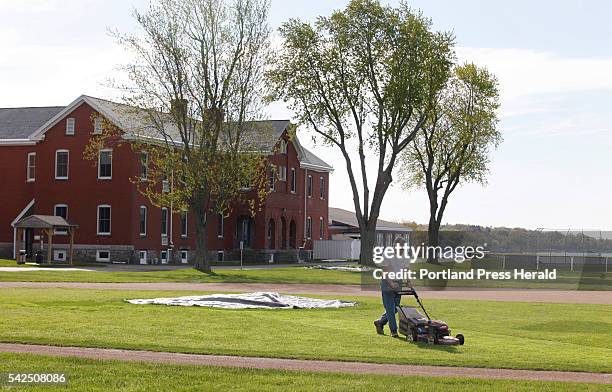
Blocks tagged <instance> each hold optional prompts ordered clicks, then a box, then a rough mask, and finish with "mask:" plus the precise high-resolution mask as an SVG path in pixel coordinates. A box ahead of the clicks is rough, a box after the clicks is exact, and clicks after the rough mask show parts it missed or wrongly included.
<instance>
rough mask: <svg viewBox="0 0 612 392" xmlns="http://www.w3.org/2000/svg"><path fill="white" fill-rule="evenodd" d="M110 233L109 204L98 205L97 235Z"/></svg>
mask: <svg viewBox="0 0 612 392" xmlns="http://www.w3.org/2000/svg"><path fill="white" fill-rule="evenodd" d="M110 234H111V206H109V205H101V206H98V235H110Z"/></svg>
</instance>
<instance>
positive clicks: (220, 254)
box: [217, 250, 225, 261]
mask: <svg viewBox="0 0 612 392" xmlns="http://www.w3.org/2000/svg"><path fill="white" fill-rule="evenodd" d="M223 259H225V252H224V251H222V250H220V251H217V261H223Z"/></svg>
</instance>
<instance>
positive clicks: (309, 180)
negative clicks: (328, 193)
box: [306, 175, 312, 197]
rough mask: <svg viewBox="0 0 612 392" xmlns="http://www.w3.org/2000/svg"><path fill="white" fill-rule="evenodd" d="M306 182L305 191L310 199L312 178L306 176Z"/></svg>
mask: <svg viewBox="0 0 612 392" xmlns="http://www.w3.org/2000/svg"><path fill="white" fill-rule="evenodd" d="M307 181H308V182H307V183H306V189H307V192H308V197H312V176H311V175H309V176H308V180H307Z"/></svg>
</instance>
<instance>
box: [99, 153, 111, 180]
mask: <svg viewBox="0 0 612 392" xmlns="http://www.w3.org/2000/svg"><path fill="white" fill-rule="evenodd" d="M103 152H110V157H111V164H110V165H111V174H110V176H101V175H100V170H102V165H101V163H102V153H103ZM112 179H113V149H112V148H105V149H102V150H100V151H99V152H98V180H112Z"/></svg>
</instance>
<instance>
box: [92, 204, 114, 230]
mask: <svg viewBox="0 0 612 392" xmlns="http://www.w3.org/2000/svg"><path fill="white" fill-rule="evenodd" d="M105 207H108V209H109V210H110V224H109V231H108V233H106V232H101V231H100V208H105ZM96 211H97V212H96V217H97V218H96V234H97V235H111V232H112V229H113V209H112V208H111V206H110V205H108V204H100V205H99V206H98V208H97V210H96Z"/></svg>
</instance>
